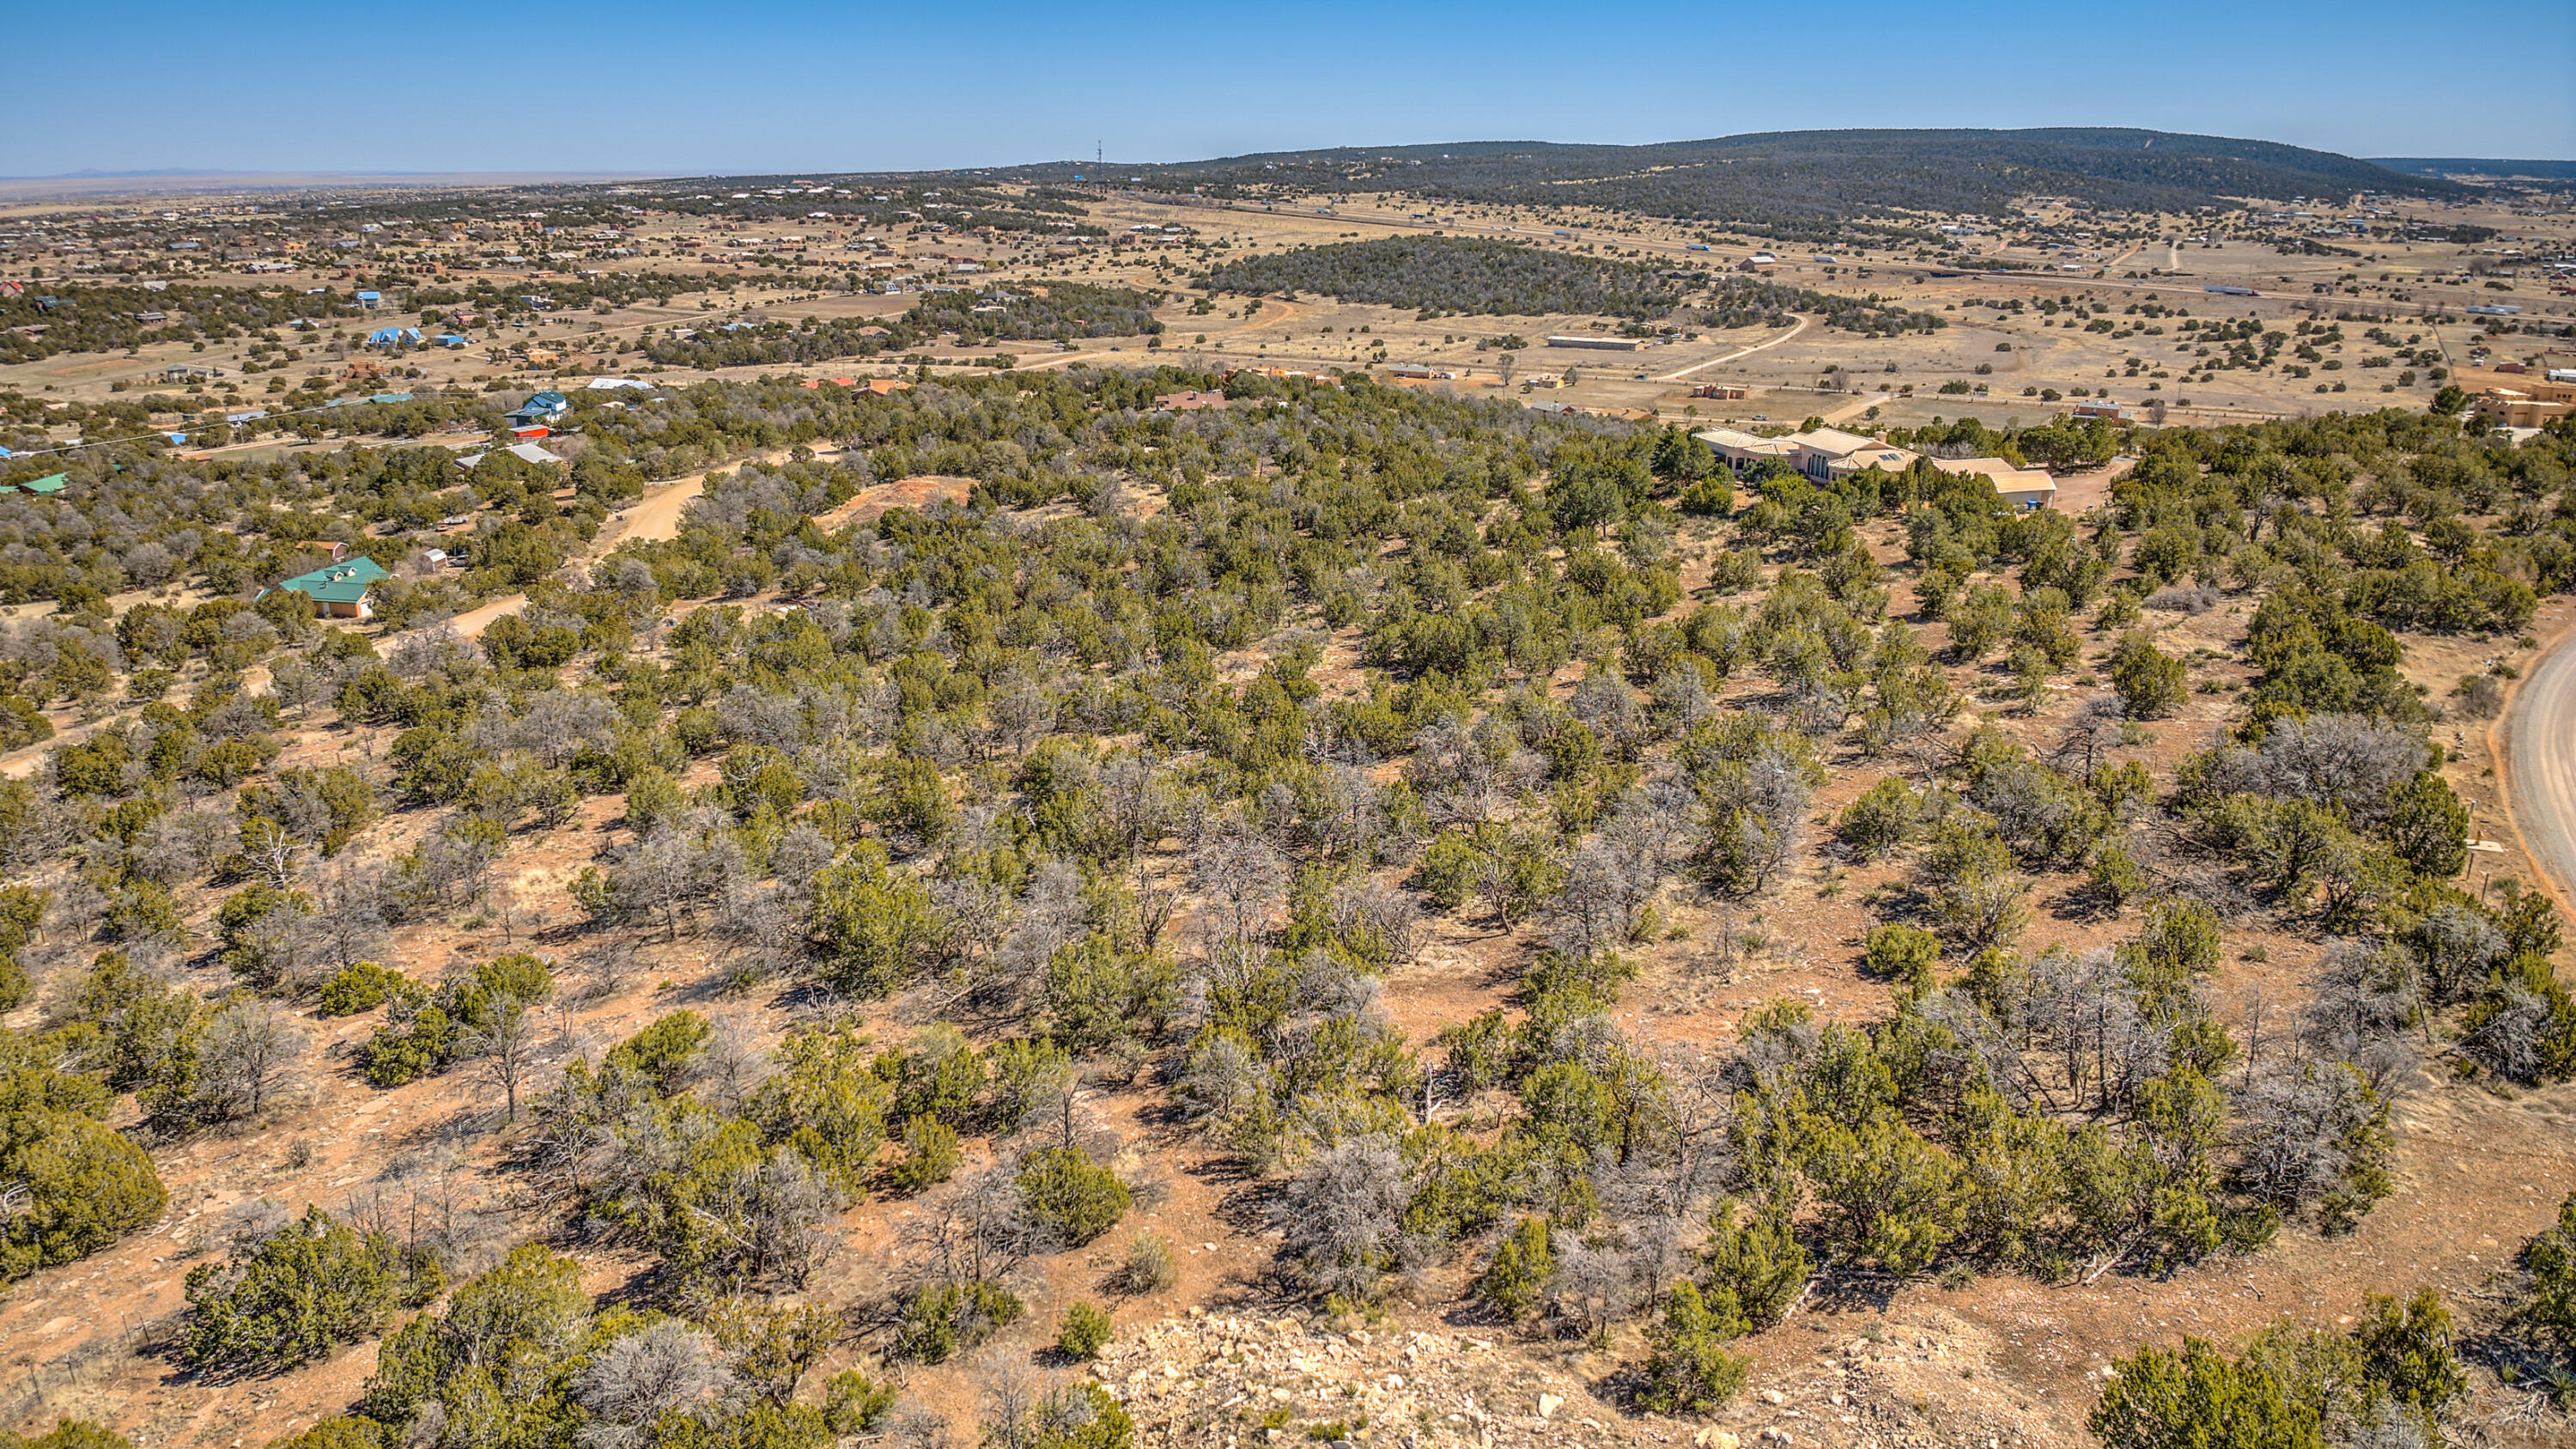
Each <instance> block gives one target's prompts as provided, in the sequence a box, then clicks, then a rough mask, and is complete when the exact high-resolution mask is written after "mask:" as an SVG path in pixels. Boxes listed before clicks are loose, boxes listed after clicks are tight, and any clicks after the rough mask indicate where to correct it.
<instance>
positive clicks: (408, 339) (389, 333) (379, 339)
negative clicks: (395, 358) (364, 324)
mask: <svg viewBox="0 0 2576 1449" xmlns="http://www.w3.org/2000/svg"><path fill="white" fill-rule="evenodd" d="M367 345H368V346H369V347H418V346H419V345H420V329H419V328H417V327H379V328H377V329H376V330H375V331H373V332H370V333H368V334H367Z"/></svg>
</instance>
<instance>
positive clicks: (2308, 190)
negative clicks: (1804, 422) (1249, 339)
mask: <svg viewBox="0 0 2576 1449" xmlns="http://www.w3.org/2000/svg"><path fill="white" fill-rule="evenodd" d="M1129 171H1130V174H1132V175H1134V176H1136V177H1137V178H1139V182H1138V183H1137V184H1141V185H1143V186H1146V187H1149V188H1171V189H1188V188H1198V189H1200V190H1201V191H1203V192H1204V193H1206V194H1209V195H1219V196H1223V195H1257V194H1262V193H1264V192H1268V191H1277V190H1296V191H1306V192H1315V191H1322V192H1335V191H1378V190H1387V189H1400V190H1403V191H1407V192H1412V193H1416V194H1420V195H1426V196H1432V197H1446V198H1453V199H1455V200H1458V201H1464V202H1486V203H1498V204H1505V205H1519V206H1563V205H1593V206H1604V207H1612V208H1616V209H1620V210H1625V211H1638V212H1645V213H1649V214H1652V215H1658V216H1671V217H1679V218H1683V219H1687V220H1693V221H1705V222H1716V223H1727V224H1739V225H1751V226H1760V227H1764V228H1768V229H1771V230H1773V231H1775V232H1778V233H1780V234H1784V235H1794V234H1810V233H1821V232H1826V231H1830V230H1832V229H1834V227H1835V225H1836V224H1837V223H1843V222H1849V221H1855V220H1867V219H1869V218H1872V217H1878V216H1884V215H1886V214H1887V213H1889V212H1891V211H1898V210H1903V211H1930V212H1942V213H1948V212H1962V211H1965V212H1979V213H1992V212H1997V211H2001V210H2002V209H2003V208H2005V207H2006V206H2008V205H2010V204H2011V203H2012V202H2013V201H2015V200H2016V199H2018V198H2021V197H2026V196H2034V195H2039V196H2063V197H2069V198H2072V199H2074V200H2078V201H2082V202H2085V203H2088V204H2090V205H2093V206H2098V207H2109V208H2121V209H2131V210H2182V209H2188V208H2190V207H2194V206H2210V205H2223V204H2225V203H2227V202H2228V201H2230V200H2231V199H2235V198H2244V197H2259V198H2265V199H2283V200H2286V199H2287V198H2289V197H2293V196H2347V195H2350V194H2352V193H2354V192H2358V191H2366V190H2367V191H2385V192H2390V193H2397V194H2406V195H2418V196H2457V195H2463V194H2466V191H2465V188H2463V187H2460V186H2459V185H2457V184H2456V183H2453V182H2450V181H2447V180H2443V179H2440V178H2438V177H2428V176H2422V175H2401V174H2400V173H2398V172H2396V171H2392V170H2389V169H2387V168H2385V167H2382V166H2379V165H2376V164H2373V163H2371V162H2368V161H2361V160H2356V159H2354V158H2353V157H2350V156H2342V155H2337V154H2335V153H2333V152H2330V151H2312V150H2308V149H2306V148H2304V147H2299V146H2286V145H2282V144H2280V143H2278V142H2274V141H2252V140H2239V139H2234V138H2230V137H2222V136H2186V135H2176V134H2172V133H2169V132H2163V131H2142V130H2131V129H2125V128H2112V127H2052V128H2045V129H2035V130H2022V131H1988V130H1885V131H1868V130H1851V131H1776V132H1765V133H1759V134H1754V135H1744V136H1725V137H1719V138H1715V139H1711V140H1703V141H1674V142H1666V143H1661V144H1657V145H1650V146H1569V145H1559V144H1555V143H1549V142H1500V141H1496V142H1475V143H1466V144H1458V143H1452V144H1447V145H1429V146H1395V147H1340V148H1335V149H1331V150H1319V151H1284V152H1275V153H1268V154H1262V155H1250V156H1233V157H1224V158H1220V159H1216V160H1210V161H1200V162H1188V163H1182V164H1178V165H1169V166H1140V167H1134V168H1129Z"/></svg>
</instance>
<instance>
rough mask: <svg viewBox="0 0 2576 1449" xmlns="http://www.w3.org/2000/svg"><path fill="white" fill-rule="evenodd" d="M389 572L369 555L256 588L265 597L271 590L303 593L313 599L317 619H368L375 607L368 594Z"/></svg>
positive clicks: (260, 595)
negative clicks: (368, 556) (260, 588)
mask: <svg viewBox="0 0 2576 1449" xmlns="http://www.w3.org/2000/svg"><path fill="white" fill-rule="evenodd" d="M387 577H388V575H387V574H386V572H385V569H384V566H383V565H382V564H379V563H377V562H376V561H375V560H374V559H371V558H354V559H349V560H346V561H345V562H341V563H332V564H325V565H323V566H322V567H320V568H318V569H315V570H313V571H312V572H311V573H307V574H297V575H296V576H295V577H293V578H291V579H288V580H286V581H284V582H283V583H279V584H276V585H273V586H271V587H269V588H265V589H262V590H260V591H259V597H261V598H266V597H268V596H269V595H270V594H273V593H296V594H302V595H304V596H305V597H307V598H309V599H311V600H312V601H313V615H314V617H315V618H318V619H367V618H372V617H374V614H375V610H374V609H373V608H372V607H371V606H370V604H369V603H368V596H369V595H371V594H373V593H374V592H375V588H376V585H377V584H378V583H380V582H382V581H383V580H384V579H385V578H387Z"/></svg>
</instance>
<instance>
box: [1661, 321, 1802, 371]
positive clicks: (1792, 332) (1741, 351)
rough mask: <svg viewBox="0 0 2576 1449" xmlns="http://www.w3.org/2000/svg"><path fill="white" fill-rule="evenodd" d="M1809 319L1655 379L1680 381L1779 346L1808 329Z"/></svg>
mask: <svg viewBox="0 0 2576 1449" xmlns="http://www.w3.org/2000/svg"><path fill="white" fill-rule="evenodd" d="M1807 321H1808V319H1807V318H1804V317H1801V318H1799V319H1798V325H1797V326H1795V327H1792V328H1790V329H1789V330H1788V331H1786V332H1783V333H1781V334H1780V335H1779V336H1777V337H1774V338H1772V339H1771V340H1770V341H1768V342H1756V343H1754V344H1753V345H1752V346H1750V347H1739V348H1737V349H1735V350H1734V351H1733V352H1730V353H1728V354H1726V355H1725V356H1724V357H1712V358H1710V359H1709V360H1708V361H1706V362H1694V363H1692V364H1691V365H1690V366H1688V367H1683V368H1676V369H1674V370H1673V371H1671V372H1667V373H1664V374H1662V375H1660V376H1658V377H1657V378H1656V379H1655V381H1657V382H1679V381H1681V380H1682V379H1683V378H1685V377H1688V376H1690V375H1691V374H1692V373H1694V372H1697V371H1699V370H1700V369H1701V368H1703V367H1715V366H1717V365H1718V364H1719V363H1721V362H1733V361H1734V360H1735V359H1737V358H1739V357H1744V356H1747V355H1749V354H1752V353H1756V352H1760V351H1762V350H1763V349H1764V348H1766V347H1777V346H1779V345H1780V344H1781V343H1783V342H1786V341H1788V340H1789V339H1790V338H1792V337H1795V336H1797V335H1798V334H1799V333H1801V332H1804V331H1806V330H1807Z"/></svg>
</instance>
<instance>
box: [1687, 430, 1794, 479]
mask: <svg viewBox="0 0 2576 1449" xmlns="http://www.w3.org/2000/svg"><path fill="white" fill-rule="evenodd" d="M1692 436H1693V437H1696V438H1698V439H1699V440H1700V441H1701V442H1703V443H1706V444H1708V448H1709V451H1710V452H1712V453H1715V454H1716V455H1717V456H1718V461H1720V462H1722V463H1724V464H1726V466H1727V467H1728V468H1730V469H1732V470H1734V471H1735V472H1738V473H1741V472H1743V471H1744V470H1745V469H1747V468H1750V467H1752V466H1753V465H1754V464H1756V463H1758V462H1760V461H1762V460H1763V459H1765V458H1777V459H1779V460H1780V461H1782V462H1784V463H1787V462H1790V461H1791V459H1792V458H1793V457H1794V456H1795V455H1796V454H1797V451H1798V445H1797V444H1796V443H1793V442H1791V441H1790V440H1788V439H1787V438H1764V437H1757V436H1755V435H1754V434H1752V433H1746V432H1738V431H1737V430H1736V429H1734V428H1710V429H1707V430H1706V431H1704V432H1699V433H1694V434H1692ZM1792 466H1794V464H1793V465H1792Z"/></svg>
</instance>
